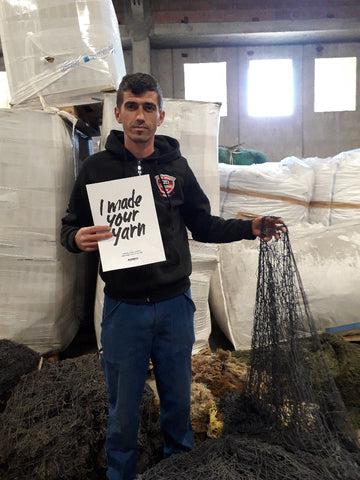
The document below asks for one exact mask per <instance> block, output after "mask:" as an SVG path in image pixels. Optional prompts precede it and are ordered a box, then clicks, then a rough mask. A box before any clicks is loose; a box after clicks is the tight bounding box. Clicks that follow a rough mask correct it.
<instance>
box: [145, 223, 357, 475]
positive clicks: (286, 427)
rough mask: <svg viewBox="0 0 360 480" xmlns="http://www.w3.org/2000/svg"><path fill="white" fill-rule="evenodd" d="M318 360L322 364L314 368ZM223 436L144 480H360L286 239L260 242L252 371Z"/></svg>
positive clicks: (229, 411) (351, 435)
mask: <svg viewBox="0 0 360 480" xmlns="http://www.w3.org/2000/svg"><path fill="white" fill-rule="evenodd" d="M314 359H315V360H316V363H315V365H314ZM222 409H223V413H224V429H223V435H222V437H221V438H219V439H215V440H207V441H205V442H204V443H202V444H201V445H200V446H198V447H196V448H195V449H194V450H193V451H192V452H190V453H184V454H181V455H173V456H172V457H170V458H168V459H166V460H163V461H161V462H160V463H159V464H157V465H156V466H155V467H153V468H151V469H149V470H147V471H146V472H145V473H144V474H142V475H141V476H140V479H141V480H153V479H154V478H156V480H162V479H166V480H219V479H220V480H238V479H241V480H255V479H256V480H324V479H326V480H359V479H360V473H359V472H360V447H359V443H358V440H357V437H356V433H355V431H354V428H353V426H352V425H351V423H350V421H349V419H348V416H347V413H346V410H345V406H344V403H343V401H342V399H341V396H340V394H339V392H338V390H337V387H336V385H335V382H334V380H333V378H332V376H331V374H330V371H329V368H328V366H327V364H326V361H325V357H324V354H323V352H322V348H321V343H320V340H319V337H318V335H317V332H316V329H315V326H314V321H313V319H312V316H311V312H310V309H309V306H308V302H307V299H306V295H305V292H304V288H303V286H302V282H301V278H300V275H299V272H298V270H297V266H296V262H295V258H294V255H293V252H292V249H291V245H290V240H289V234H288V232H286V233H282V234H281V236H280V239H279V240H278V241H277V242H275V241H271V242H265V241H264V240H263V239H262V238H261V239H260V253H259V265H258V284H257V293H256V305H255V314H254V327H253V337H252V348H251V357H250V367H249V372H248V376H247V378H246V381H245V384H244V389H243V391H242V393H238V394H237V393H234V394H231V395H229V396H228V397H227V398H226V399H225V400H224V404H223V406H222Z"/></svg>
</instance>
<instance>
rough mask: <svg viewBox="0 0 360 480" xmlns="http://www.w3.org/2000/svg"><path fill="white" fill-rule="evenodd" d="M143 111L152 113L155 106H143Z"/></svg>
mask: <svg viewBox="0 0 360 480" xmlns="http://www.w3.org/2000/svg"><path fill="white" fill-rule="evenodd" d="M144 110H145V111H146V112H154V111H155V110H156V106H155V105H144Z"/></svg>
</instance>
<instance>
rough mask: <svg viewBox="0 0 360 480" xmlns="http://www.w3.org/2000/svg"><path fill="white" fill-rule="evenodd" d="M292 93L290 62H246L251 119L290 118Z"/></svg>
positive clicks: (286, 59)
mask: <svg viewBox="0 0 360 480" xmlns="http://www.w3.org/2000/svg"><path fill="white" fill-rule="evenodd" d="M293 91H294V86H293V64H292V59H290V58H285V59H271V60H250V61H249V70H248V114H249V115H250V116H251V117H279V116H289V115H292V113H293V109H294V93H293Z"/></svg>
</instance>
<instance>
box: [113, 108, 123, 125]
mask: <svg viewBox="0 0 360 480" xmlns="http://www.w3.org/2000/svg"><path fill="white" fill-rule="evenodd" d="M114 113H115V118H116V121H117V122H118V123H122V119H121V114H120V108H119V107H115V108H114Z"/></svg>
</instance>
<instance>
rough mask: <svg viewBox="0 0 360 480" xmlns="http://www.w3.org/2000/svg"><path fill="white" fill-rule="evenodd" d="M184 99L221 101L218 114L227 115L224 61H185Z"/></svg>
mask: <svg viewBox="0 0 360 480" xmlns="http://www.w3.org/2000/svg"><path fill="white" fill-rule="evenodd" d="M184 79H185V100H198V101H204V102H221V109H220V116H221V117H226V115H227V101H226V99H227V90H226V62H210V63H185V64H184Z"/></svg>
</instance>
